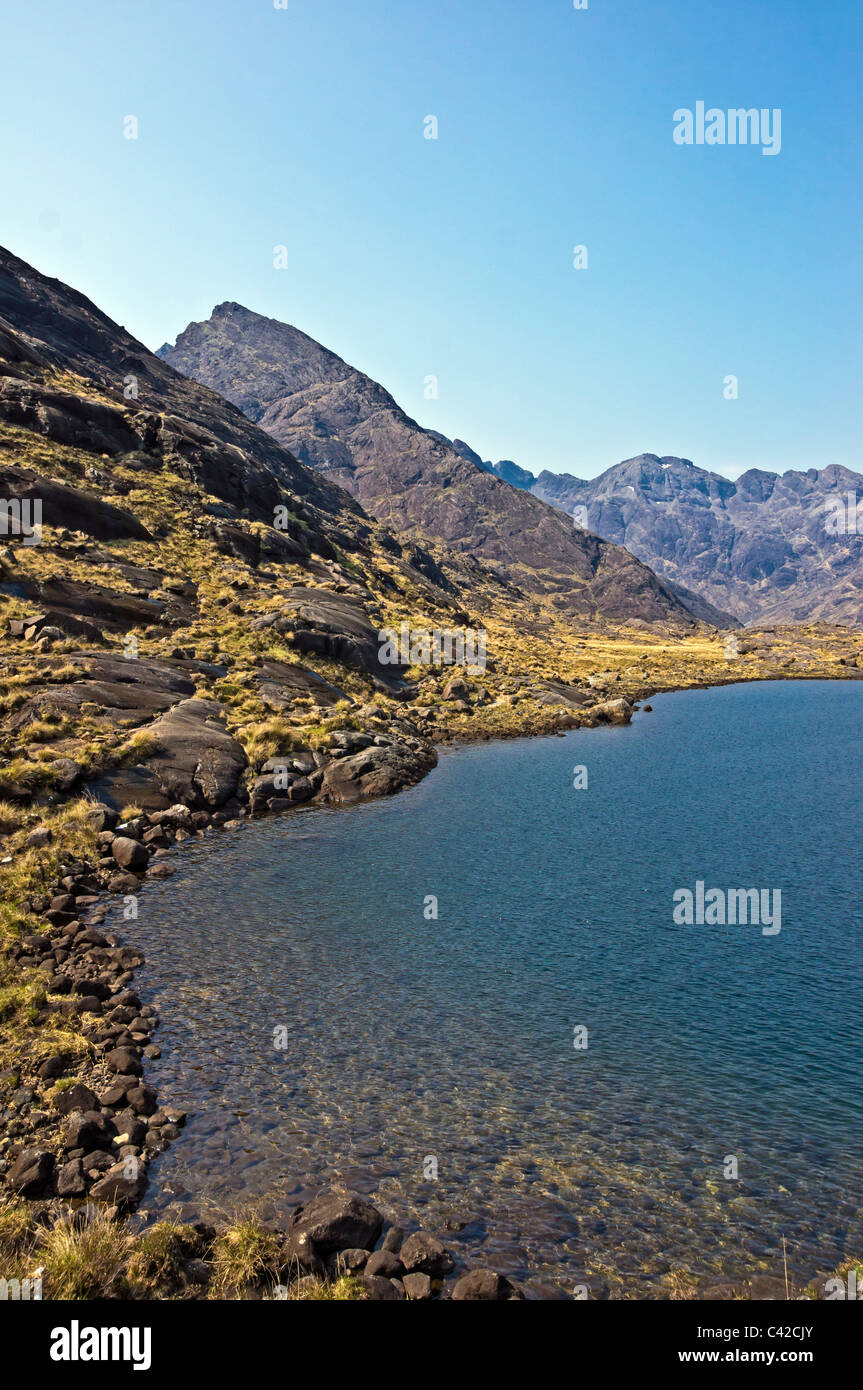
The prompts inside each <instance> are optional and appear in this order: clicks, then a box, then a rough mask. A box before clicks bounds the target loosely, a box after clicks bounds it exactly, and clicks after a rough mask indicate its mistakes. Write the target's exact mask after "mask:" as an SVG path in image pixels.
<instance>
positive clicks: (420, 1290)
mask: <svg viewBox="0 0 863 1390" xmlns="http://www.w3.org/2000/svg"><path fill="white" fill-rule="evenodd" d="M402 1283H403V1284H404V1288H405V1293H406V1294H407V1296H408V1298H409V1299H410V1300H411V1301H412V1302H414V1303H418V1302H421V1301H423V1300H425V1299H429V1298H431V1296H432V1293H433V1287H432V1281H431V1279H430V1278H429V1276H428V1275H427V1274H406V1275H405V1276H404V1278H403V1280H402Z"/></svg>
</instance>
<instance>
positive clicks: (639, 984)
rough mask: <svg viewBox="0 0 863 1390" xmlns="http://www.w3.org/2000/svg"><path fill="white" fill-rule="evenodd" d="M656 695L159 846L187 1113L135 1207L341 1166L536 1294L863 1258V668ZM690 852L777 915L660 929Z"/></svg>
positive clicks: (163, 999) (157, 963)
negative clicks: (405, 783) (411, 784)
mask: <svg viewBox="0 0 863 1390" xmlns="http://www.w3.org/2000/svg"><path fill="white" fill-rule="evenodd" d="M652 703H653V707H654V712H653V713H652V714H638V715H637V716H636V718H635V720H634V722H633V724H632V726H631V727H629V728H602V729H592V730H580V731H576V732H573V733H570V734H567V735H566V736H564V737H557V738H546V739H524V740H518V741H515V742H504V743H494V744H481V745H477V746H474V747H468V748H463V749H458V750H454V751H444V752H443V753H442V755H441V760H440V764H439V766H438V767H437V769H436V770H435V771H434V772H433V773H432V774H431V775H430V776H429V777H428V778H427V779H426V780H425V781H424V782H423V783H422V784H421V785H420V786H418V787H416V788H414V789H412V790H410V791H407V792H405V793H403V794H401V795H400V796H398V797H395V798H393V799H392V800H387V801H381V802H374V803H371V804H368V805H363V806H359V807H356V808H352V809H348V810H341V811H335V810H329V809H319V808H312V809H306V810H301V811H296V812H293V813H290V814H288V815H286V816H284V817H281V818H276V819H271V820H268V821H264V822H257V823H254V824H249V825H248V826H244V827H243V828H242V829H240V830H237V831H235V832H229V833H226V834H224V835H221V836H218V837H215V836H214V837H213V838H212V839H209V838H208V839H207V840H206V841H204V842H196V843H194V844H192V845H191V846H187V847H185V848H184V849H183V851H182V853H180V854H177V855H176V856H174V858H173V862H174V863H175V864H176V865H177V873H176V875H175V877H174V878H173V879H171V880H170V882H162V883H156V884H153V885H152V886H150V887H148V888H147V890H146V892H145V893H144V894H143V895H142V897H141V902H140V911H141V917H140V920H139V922H138V923H137V924H136V926H135V939H136V940H140V941H141V944H142V945H143V947H144V949H145V951H146V955H147V964H146V966H145V968H144V970H143V971H142V972H141V973H140V976H139V984H140V986H141V989H142V993H143V995H144V996H145V998H146V999H147V1000H149V1001H151V1002H154V1003H156V1004H157V1006H158V1008H159V1010H160V1013H161V1015H162V1019H163V1023H162V1027H161V1028H160V1030H159V1033H158V1034H157V1040H158V1042H159V1044H160V1046H161V1048H162V1052H163V1056H162V1059H161V1061H159V1062H156V1063H153V1064H152V1065H151V1067H150V1069H149V1078H150V1079H152V1080H153V1083H154V1084H155V1085H157V1086H158V1088H159V1091H160V1094H161V1096H162V1098H163V1099H164V1100H165V1102H166V1103H170V1104H174V1105H182V1106H186V1107H188V1108H189V1110H190V1111H192V1112H193V1116H192V1118H191V1119H190V1121H189V1124H188V1127H187V1128H186V1129H185V1130H184V1131H183V1133H182V1136H181V1138H180V1139H179V1140H178V1141H176V1142H175V1143H174V1144H173V1145H172V1146H171V1148H170V1149H169V1150H168V1151H167V1153H166V1154H164V1155H163V1156H162V1157H161V1158H159V1159H158V1160H157V1161H156V1163H155V1164H154V1165H153V1167H152V1169H151V1174H152V1178H153V1183H152V1184H151V1188H150V1191H149V1194H148V1199H147V1203H146V1205H147V1209H148V1210H149V1211H150V1212H152V1213H154V1214H156V1213H157V1214H159V1215H165V1214H169V1213H170V1214H180V1215H183V1216H188V1215H191V1214H193V1213H195V1214H197V1213H205V1214H206V1213H212V1212H215V1211H219V1212H231V1211H234V1210H236V1209H237V1208H238V1207H241V1206H251V1207H254V1208H256V1209H257V1210H258V1211H260V1212H261V1213H262V1214H263V1215H264V1216H265V1217H266V1218H268V1219H278V1220H285V1219H286V1218H287V1216H288V1214H289V1213H290V1210H291V1209H292V1207H293V1206H295V1205H296V1204H297V1203H298V1202H299V1201H302V1200H303V1198H304V1197H305V1196H307V1195H309V1194H310V1193H311V1192H313V1191H315V1190H317V1189H318V1188H319V1187H321V1186H322V1185H324V1184H327V1183H329V1182H331V1181H334V1180H335V1181H337V1182H341V1183H344V1184H347V1185H348V1186H350V1187H351V1188H354V1189H357V1190H360V1191H363V1192H365V1193H367V1194H368V1195H369V1196H370V1197H371V1198H372V1199H373V1200H375V1201H376V1202H377V1203H378V1204H379V1205H380V1206H381V1207H382V1208H383V1209H384V1210H385V1211H386V1212H387V1213H388V1214H389V1215H391V1216H392V1217H393V1218H396V1219H398V1220H399V1221H400V1222H401V1223H402V1224H407V1225H414V1226H416V1225H418V1224H422V1225H423V1226H425V1227H426V1228H427V1229H432V1230H436V1231H438V1232H439V1233H441V1234H442V1235H443V1236H444V1239H445V1241H446V1243H447V1244H448V1245H449V1246H450V1248H452V1249H454V1250H456V1251H459V1252H460V1253H461V1254H462V1255H463V1256H464V1257H465V1258H468V1259H469V1260H470V1261H471V1262H475V1263H478V1264H488V1265H490V1266H493V1267H494V1268H497V1269H500V1270H501V1271H503V1272H505V1273H507V1274H509V1275H511V1276H512V1277H514V1278H516V1279H517V1280H520V1281H521V1282H522V1283H523V1285H524V1286H525V1288H526V1291H527V1292H528V1293H533V1294H534V1295H535V1296H554V1293H555V1292H558V1293H559V1292H565V1291H567V1290H571V1289H572V1287H573V1286H574V1285H576V1284H584V1285H587V1287H588V1289H589V1291H590V1296H592V1297H608V1296H613V1297H641V1298H644V1297H662V1296H667V1293H668V1291H669V1290H670V1289H671V1288H672V1287H674V1286H676V1285H678V1284H679V1283H680V1282H681V1281H683V1282H687V1281H695V1282H696V1283H697V1284H700V1285H702V1286H709V1285H711V1284H715V1283H717V1282H720V1281H723V1280H727V1279H735V1278H739V1277H743V1276H751V1275H753V1274H765V1275H769V1276H781V1274H782V1238H783V1236H784V1237H785V1241H786V1248H787V1257H788V1268H789V1273H790V1275H791V1276H792V1277H793V1278H796V1279H798V1280H807V1279H809V1278H811V1277H813V1276H815V1275H816V1274H822V1273H825V1272H829V1271H830V1270H832V1269H833V1268H834V1267H835V1265H836V1264H837V1263H838V1262H839V1261H840V1260H841V1259H842V1258H844V1257H846V1256H849V1255H851V1254H855V1253H856V1254H857V1255H858V1256H859V1254H860V1252H861V1251H863V1212H861V1200H860V1199H861V1186H863V1184H861V1177H863V1144H861V1141H863V1094H862V1093H861V1063H863V923H862V922H861V911H860V899H861V874H860V844H861V838H863V809H861V798H860V787H861V772H863V757H861V740H860V730H861V727H863V684H851V683H847V684H842V683H832V682H821V681H819V682H799V683H788V682H776V683H769V684H759V685H738V686H728V687H725V688H720V689H715V690H710V691H693V692H683V693H679V694H670V695H664V696H659V697H656V698H655V699H654V700H653V702H652ZM577 766H578V767H583V768H586V775H585V773H581V774H579V775H577V776H576V775H575V774H574V769H575V768H576V767H577ZM585 780H586V782H587V786H586V787H584V786H582V785H581V784H583V783H584V782H585ZM574 782H577V783H579V784H580V785H579V789H576V787H575V786H574ZM697 881H702V882H703V883H704V884H705V885H706V887H707V888H710V887H718V888H721V889H723V890H727V889H730V888H738V887H740V888H750V887H757V888H759V889H761V888H764V889H770V890H776V889H779V890H781V930H780V931H779V932H778V933H774V934H773V935H765V934H763V933H762V931H761V929H760V928H759V927H758V926H752V925H748V926H741V925H737V926H724V927H723V926H697V925H693V926H676V925H675V924H674V921H673V915H672V914H673V908H674V902H673V894H674V892H675V890H676V889H679V888H689V889H691V890H693V891H694V889H695V885H696V882H697ZM431 898H434V899H436V900H437V917H436V919H435V918H434V916H433V915H432V914H433V911H434V904H432V903H431V902H430V899H431ZM277 1029H279V1030H282V1031H281V1033H280V1034H278V1035H277V1034H276V1031H275V1030H277ZM585 1030H586V1031H585ZM275 1041H278V1042H280V1043H283V1044H284V1046H281V1047H276V1046H275V1045H274V1042H275ZM585 1042H586V1046H584V1045H583V1044H584V1043H585ZM576 1044H579V1045H578V1046H576ZM735 1168H736V1172H737V1177H733V1176H727V1174H730V1173H733V1172H734V1171H735ZM435 1172H436V1174H437V1176H436V1177H435V1176H434V1174H435Z"/></svg>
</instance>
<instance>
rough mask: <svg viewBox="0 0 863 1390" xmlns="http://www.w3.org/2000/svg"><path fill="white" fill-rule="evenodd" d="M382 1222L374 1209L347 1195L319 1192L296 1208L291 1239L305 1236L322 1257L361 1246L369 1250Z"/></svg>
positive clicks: (289, 1230) (381, 1226)
mask: <svg viewBox="0 0 863 1390" xmlns="http://www.w3.org/2000/svg"><path fill="white" fill-rule="evenodd" d="M383 1224H384V1220H383V1217H382V1216H381V1214H380V1212H379V1211H378V1210H377V1208H376V1207H373V1206H372V1204H371V1202H367V1201H366V1200H365V1198H364V1197H360V1196H358V1195H356V1194H355V1193H350V1192H322V1193H320V1194H319V1196H317V1197H313V1198H312V1200H311V1201H310V1202H306V1203H305V1204H304V1205H303V1206H301V1207H297V1209H296V1211H295V1212H294V1213H293V1215H292V1216H291V1220H290V1223H289V1227H288V1234H289V1236H290V1237H291V1238H294V1237H297V1236H300V1235H307V1236H308V1237H309V1239H310V1240H311V1241H312V1242H313V1244H314V1246H315V1248H316V1250H318V1251H319V1252H320V1254H322V1255H326V1254H329V1253H330V1252H332V1251H335V1250H348V1249H355V1248H358V1247H362V1248H364V1249H366V1250H371V1249H372V1247H373V1245H374V1243H375V1241H376V1240H377V1238H378V1236H379V1235H380V1233H381V1230H382V1228H383Z"/></svg>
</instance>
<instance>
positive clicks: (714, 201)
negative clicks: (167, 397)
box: [0, 0, 863, 476]
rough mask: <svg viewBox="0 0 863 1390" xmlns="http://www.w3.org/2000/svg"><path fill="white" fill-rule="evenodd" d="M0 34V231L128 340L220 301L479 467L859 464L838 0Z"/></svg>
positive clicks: (842, 8)
mask: <svg viewBox="0 0 863 1390" xmlns="http://www.w3.org/2000/svg"><path fill="white" fill-rule="evenodd" d="M0 17H2V18H0V42H2V49H0V51H2V54H3V79H2V85H0V140H2V173H0V209H2V218H0V242H2V244H4V245H5V246H7V247H8V248H9V249H10V250H12V251H14V252H15V253H16V254H17V255H20V256H23V257H24V259H25V260H28V261H30V262H32V263H33V264H35V265H36V266H37V267H38V269H40V270H42V271H44V272H46V273H48V274H51V275H55V276H57V277H59V278H60V279H62V280H65V281H67V282H69V283H70V284H72V285H74V286H75V287H76V288H78V289H80V290H82V291H83V292H84V293H85V294H87V295H89V296H90V298H92V299H93V300H95V301H96V303H97V304H99V306H100V307H101V308H103V309H104V310H105V311H106V312H107V313H109V314H110V315H111V316H112V317H113V318H115V319H117V320H119V321H120V322H121V323H123V324H125V325H126V327H127V328H128V329H130V331H131V332H133V333H134V334H135V335H136V336H137V337H139V338H141V339H142V340H143V341H144V342H145V343H146V344H147V345H148V346H149V347H153V348H155V347H158V346H159V345H160V344H161V343H162V342H163V341H165V340H166V339H170V340H173V339H174V338H175V336H176V334H177V333H178V332H179V331H180V330H181V329H182V328H183V327H185V325H186V324H187V323H188V322H189V321H190V320H191V319H199V318H205V317H206V316H207V315H208V314H209V313H210V312H211V310H212V308H213V306H214V305H215V304H216V303H219V302H221V301H223V300H226V299H227V300H237V301H239V302H240V303H242V304H246V305H247V306H248V307H249V308H251V309H255V310H257V311H259V312H260V313H263V314H267V315H270V316H272V317H274V318H278V319H283V320H286V321H288V322H290V323H293V324H296V325H297V327H299V328H301V329H303V330H304V331H305V332H307V333H310V334H311V335H312V336H313V337H315V338H317V339H319V340H320V341H321V342H322V343H324V344H325V345H326V346H327V347H329V348H331V349H333V350H334V351H335V352H337V353H339V354H340V355H341V356H342V357H345V358H346V359H347V360H348V361H350V362H351V363H353V364H354V365H355V366H357V367H360V368H361V369H362V370H364V371H366V372H368V373H369V374H370V375H371V376H373V377H375V378H376V379H377V380H379V381H381V382H382V383H383V384H384V385H385V386H386V387H387V388H388V389H389V390H390V391H392V393H393V394H394V396H395V397H396V399H397V400H398V401H399V402H400V404H401V405H403V406H404V408H405V409H406V410H407V411H408V412H409V413H410V414H411V415H413V416H414V417H415V418H417V419H418V420H419V421H420V422H421V423H422V424H424V425H428V426H431V427H432V428H435V429H439V430H442V431H443V432H444V433H446V434H449V435H451V436H456V435H457V436H460V437H461V438H463V439H466V440H467V441H468V442H469V443H470V444H471V445H472V446H473V447H474V448H475V449H476V450H477V451H478V452H479V453H481V454H482V456H483V457H484V458H492V459H498V458H501V457H503V458H512V459H515V460H516V462H518V463H520V464H522V465H523V466H525V467H528V468H531V469H533V470H534V471H539V470H540V469H542V468H550V469H551V470H552V471H554V472H562V471H567V472H574V473H576V474H578V475H580V476H592V475H593V474H595V473H598V472H600V471H601V470H602V469H604V468H606V467H608V466H609V465H610V464H612V463H615V462H617V461H619V460H620V459H623V458H626V457H629V456H631V455H633V454H636V453H640V452H644V451H650V452H654V453H660V454H678V455H682V456H684V457H688V458H691V459H692V460H693V461H694V462H696V463H698V464H700V465H702V466H704V467H709V468H714V469H716V470H717V471H720V472H725V473H727V474H729V475H730V476H735V475H736V474H738V473H739V472H741V471H742V470H743V469H744V468H747V467H751V466H758V467H763V468H771V469H777V470H783V469H785V468H791V467H793V468H807V467H813V466H815V467H823V466H825V465H827V464H829V463H844V464H847V465H849V466H851V467H854V468H858V469H859V468H861V466H863V457H861V447H860V445H861V433H860V424H859V421H860V412H859V409H858V402H859V399H860V394H861V392H860V380H861V370H863V361H861V356H863V354H861V315H860V303H861V294H860V291H861V272H860V235H861V234H860V226H861V210H863V208H861V204H863V198H861V181H860V175H861V167H860V154H859V152H860V149H861V129H860V96H859V92H860V68H861V57H863V43H861V39H863V3H861V0H588V8H587V9H586V10H576V9H575V8H574V6H573V0H288V3H287V8H285V9H277V8H276V7H275V4H274V0H104V2H103V0H75V3H69V0H0ZM698 101H704V102H705V103H706V106H707V107H708V108H709V107H716V108H720V109H722V110H727V109H729V108H736V107H757V108H759V109H760V108H762V107H763V108H766V109H770V110H772V109H773V108H774V107H778V108H781V112H782V117H781V121H782V125H781V136H782V144H781V151H780V153H779V154H778V155H774V156H770V155H765V154H763V153H762V148H761V147H760V146H751V145H749V146H746V147H742V146H740V145H737V146H731V145H728V144H725V145H712V146H708V145H697V144H693V145H690V146H683V145H678V144H676V143H675V141H674V139H673V130H674V120H673V117H674V112H675V111H676V110H678V109H680V108H689V109H691V110H693V111H694V109H695V104H696V102H698ZM129 115H134V116H136V117H137V120H138V139H137V140H131V139H125V138H124V134H123V130H124V124H123V123H124V118H125V117H126V116H129ZM429 115H434V116H436V117H437V120H438V139H437V140H429V139H425V138H424V121H425V118H426V117H427V116H429ZM279 245H284V246H286V247H287V248H288V267H287V269H276V268H274V265H273V248H274V247H275V246H279ZM576 245H586V246H587V248H588V266H587V268H586V269H582V270H576V269H574V267H573V247H574V246H576ZM732 374H733V375H735V376H736V377H737V378H738V381H739V388H738V390H739V395H738V399H736V400H734V399H726V398H725V395H724V381H725V378H726V377H727V376H729V375H732ZM432 375H433V376H435V377H437V379H438V398H437V399H436V400H434V399H426V395H425V385H424V384H425V381H426V378H427V377H429V376H432Z"/></svg>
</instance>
